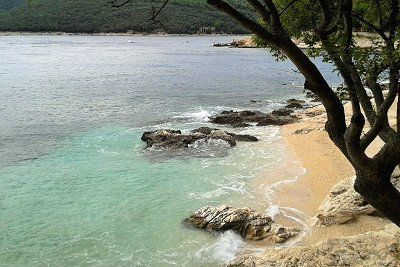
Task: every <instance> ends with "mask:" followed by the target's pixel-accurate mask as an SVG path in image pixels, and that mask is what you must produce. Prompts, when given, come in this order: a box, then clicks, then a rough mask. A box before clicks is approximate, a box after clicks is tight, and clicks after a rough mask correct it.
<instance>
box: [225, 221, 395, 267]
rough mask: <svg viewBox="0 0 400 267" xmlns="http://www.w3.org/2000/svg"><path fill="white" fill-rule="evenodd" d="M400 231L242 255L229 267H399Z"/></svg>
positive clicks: (391, 227) (389, 229) (373, 233)
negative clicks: (259, 253)
mask: <svg viewBox="0 0 400 267" xmlns="http://www.w3.org/2000/svg"><path fill="white" fill-rule="evenodd" d="M399 258H400V230H399V228H398V227H396V226H395V225H394V224H390V225H388V226H387V227H386V229H385V230H382V231H379V232H368V233H365V234H361V235H356V236H347V237H341V238H332V239H328V240H326V241H321V242H319V243H317V244H315V245H310V246H306V247H289V248H279V249H275V248H269V249H266V250H265V251H264V252H263V253H262V254H261V255H258V256H257V255H254V253H251V252H248V253H243V254H242V255H239V257H237V258H236V259H235V260H234V261H232V262H231V263H230V264H229V266H232V267H233V266H249V267H250V266H251V267H253V266H274V267H298V266H338V267H339V266H387V267H398V266H399V265H400V263H399Z"/></svg>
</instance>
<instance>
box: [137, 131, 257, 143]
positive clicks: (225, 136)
mask: <svg viewBox="0 0 400 267" xmlns="http://www.w3.org/2000/svg"><path fill="white" fill-rule="evenodd" d="M210 139H217V140H223V141H225V142H227V143H228V144H229V145H230V146H235V145H236V141H243V142H257V141H258V138H257V137H255V136H252V135H247V134H246V135H242V134H234V133H230V132H227V131H223V130H220V129H215V128H209V127H201V128H198V129H195V130H193V131H191V132H190V133H187V134H183V133H182V132H181V131H180V130H168V129H163V130H156V131H150V132H145V133H143V135H142V141H144V142H146V144H147V147H152V146H160V147H166V148H185V147H188V146H189V145H190V144H193V143H194V142H196V141H198V140H205V141H207V140H210Z"/></svg>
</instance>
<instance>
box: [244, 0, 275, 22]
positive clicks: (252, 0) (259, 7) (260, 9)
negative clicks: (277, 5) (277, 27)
mask: <svg viewBox="0 0 400 267" xmlns="http://www.w3.org/2000/svg"><path fill="white" fill-rule="evenodd" d="M247 2H248V3H249V4H250V5H251V6H252V7H253V8H254V10H255V11H256V12H257V13H258V14H259V15H260V16H261V17H262V19H263V21H264V22H265V23H268V22H269V20H270V18H271V14H270V13H269V12H268V10H267V9H266V7H265V6H264V5H263V4H261V3H260V2H259V1H258V0H247Z"/></svg>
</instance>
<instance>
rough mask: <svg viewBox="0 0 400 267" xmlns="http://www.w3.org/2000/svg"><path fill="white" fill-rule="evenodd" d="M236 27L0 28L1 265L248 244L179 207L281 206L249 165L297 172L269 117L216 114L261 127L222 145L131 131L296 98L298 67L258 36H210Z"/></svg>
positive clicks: (231, 254)
mask: <svg viewBox="0 0 400 267" xmlns="http://www.w3.org/2000/svg"><path fill="white" fill-rule="evenodd" d="M239 38H240V36H82V35H19V36H12V35H10V36H1V37H0V265H1V266H220V265H224V264H226V263H228V262H229V261H231V260H233V259H234V258H235V255H237V253H240V251H242V250H244V249H252V246H254V245H253V244H249V243H248V242H246V241H245V240H243V239H242V238H241V237H240V236H238V235H237V234H236V233H234V232H231V231H228V232H225V233H215V232H209V231H204V230H196V229H194V228H192V227H190V226H188V225H187V224H185V223H184V219H185V218H187V217H188V216H190V214H191V213H193V212H194V211H196V210H197V209H199V208H201V207H203V206H206V205H221V204H227V205H231V206H234V207H245V206H249V207H253V208H255V209H257V210H259V211H260V212H265V213H267V214H270V215H271V216H276V214H279V213H280V207H279V206H276V205H274V203H271V201H269V199H270V198H269V197H268V196H269V194H271V190H274V189H273V188H274V187H268V186H266V187H265V186H264V187H262V186H260V188H255V186H254V178H255V176H257V175H258V174H260V173H262V172H268V171H271V172H273V171H276V170H277V169H279V168H280V169H282V171H281V173H284V175H283V176H282V179H285V180H287V181H293V182H295V181H296V179H299V177H301V175H302V174H303V173H304V172H305V171H306V170H305V169H304V168H303V167H302V166H301V162H297V161H296V159H291V158H288V153H287V148H286V147H285V142H284V140H283V138H282V136H281V135H280V130H279V127H276V126H268V127H248V128H243V129H234V128H229V127H225V128H224V127H222V128H223V129H225V130H229V131H231V132H235V133H246V134H252V135H255V136H257V137H258V138H259V139H260V142H258V143H238V145H237V146H236V147H233V148H232V147H229V146H228V145H227V144H226V143H224V142H222V141H212V142H211V141H210V142H197V143H195V144H193V145H191V146H190V147H189V148H187V149H181V150H166V149H160V148H154V149H153V148H151V149H145V144H144V143H143V142H142V141H141V135H142V134H143V132H144V131H150V130H156V129H180V130H182V131H183V132H188V131H190V130H192V129H195V128H198V127H201V126H209V127H215V125H212V124H211V123H210V122H209V117H210V116H212V115H215V114H218V113H219V112H221V111H223V110H261V111H264V112H268V111H271V110H274V109H276V108H279V107H282V106H284V105H285V101H286V100H287V99H289V98H299V99H304V98H305V97H304V93H303V84H304V78H303V77H302V76H301V74H300V73H299V72H298V71H297V70H296V68H295V67H294V65H293V64H292V63H291V62H289V61H280V62H277V61H276V59H275V57H274V56H273V55H272V54H271V53H270V51H269V50H268V49H239V48H228V47H213V46H212V45H213V44H215V43H226V42H230V41H232V39H239ZM314 62H315V63H316V64H317V66H318V67H319V68H320V69H321V72H322V73H323V75H324V76H325V77H326V79H327V80H328V82H329V83H330V84H331V85H337V84H339V83H340V79H339V77H338V76H337V75H336V74H334V73H333V71H334V69H333V67H332V65H330V64H329V63H324V62H322V60H321V59H320V58H316V59H314ZM288 161H289V162H290V161H292V163H293V164H287V162H288ZM288 166H289V167H288ZM266 184H268V179H266ZM263 188H264V189H263ZM265 188H266V189H265ZM296 214H297V215H298V216H297V215H294V216H292V217H293V220H295V221H297V222H298V223H299V224H300V226H301V220H302V219H301V211H297V213H296ZM296 216H297V217H296ZM254 249H260V248H254Z"/></svg>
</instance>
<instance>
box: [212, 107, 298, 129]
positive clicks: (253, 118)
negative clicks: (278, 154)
mask: <svg viewBox="0 0 400 267" xmlns="http://www.w3.org/2000/svg"><path fill="white" fill-rule="evenodd" d="M292 113H293V110H292V109H288V108H280V109H278V110H274V111H272V112H271V113H268V114H266V113H262V112H260V111H250V110H245V111H232V110H230V111H223V112H221V113H220V114H219V115H217V116H214V117H211V118H210V121H211V122H212V123H215V124H225V125H231V126H233V127H244V126H250V124H249V123H255V124H256V125H257V126H267V125H285V124H291V123H295V122H298V121H299V118H298V117H296V116H293V114H292Z"/></svg>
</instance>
